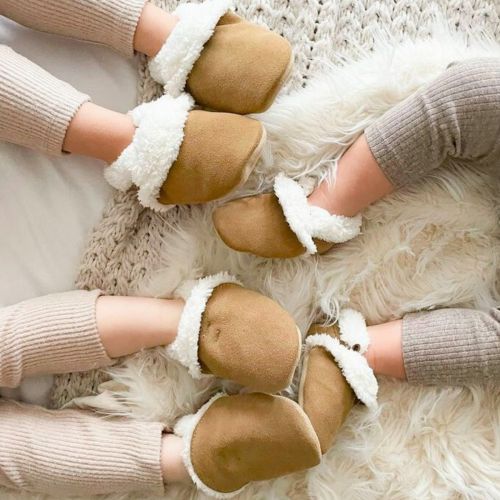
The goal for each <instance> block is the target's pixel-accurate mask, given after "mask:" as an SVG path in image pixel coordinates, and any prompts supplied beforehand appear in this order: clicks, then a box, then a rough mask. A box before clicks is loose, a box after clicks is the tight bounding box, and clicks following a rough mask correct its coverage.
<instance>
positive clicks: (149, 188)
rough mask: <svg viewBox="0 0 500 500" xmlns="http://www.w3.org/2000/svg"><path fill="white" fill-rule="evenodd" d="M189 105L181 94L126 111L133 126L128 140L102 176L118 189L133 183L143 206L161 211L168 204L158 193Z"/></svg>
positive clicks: (177, 146)
mask: <svg viewBox="0 0 500 500" xmlns="http://www.w3.org/2000/svg"><path fill="white" fill-rule="evenodd" d="M192 106H193V99H192V97H190V96H189V95H187V94H182V95H181V96H180V97H177V98H176V99H174V98H173V97H170V96H163V97H160V98H159V99H157V100H156V101H152V102H148V103H145V104H141V105H140V106H137V107H136V108H134V109H133V110H132V111H130V112H129V115H130V116H131V117H132V120H133V122H134V125H135V126H136V127H137V128H136V130H135V134H134V137H133V139H132V143H131V144H129V145H128V146H127V147H126V148H125V149H124V150H123V151H122V154H121V155H120V156H119V157H118V158H117V159H116V160H115V161H114V162H113V163H112V164H111V165H110V166H109V167H108V168H107V169H106V171H105V172H104V175H105V177H106V180H107V181H108V182H109V183H110V184H111V185H112V186H113V187H114V188H116V189H118V190H120V191H126V190H127V189H129V188H130V187H132V186H133V185H135V186H137V187H138V188H139V191H138V194H137V196H138V198H139V201H140V202H141V204H142V205H143V206H145V207H148V208H153V209H155V210H158V211H161V212H165V211H167V210H169V209H170V208H172V205H162V204H161V203H159V202H158V196H159V194H160V189H161V187H162V185H163V183H164V182H165V180H166V178H167V176H168V172H169V170H170V167H171V166H172V164H173V163H174V161H175V160H176V159H177V156H178V154H179V149H180V147H181V144H182V141H183V139H184V124H185V123H186V120H187V117H188V113H189V110H190V109H191V108H192Z"/></svg>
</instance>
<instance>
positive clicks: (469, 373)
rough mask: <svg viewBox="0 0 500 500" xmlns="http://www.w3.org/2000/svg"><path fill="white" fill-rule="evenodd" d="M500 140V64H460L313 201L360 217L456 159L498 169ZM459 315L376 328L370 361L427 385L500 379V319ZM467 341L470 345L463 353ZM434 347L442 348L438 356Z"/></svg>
mask: <svg viewBox="0 0 500 500" xmlns="http://www.w3.org/2000/svg"><path fill="white" fill-rule="evenodd" d="M499 135H500V60H499V59H496V58H490V59H487V58H484V59H475V60H471V61H466V62H462V63H459V64H457V65H454V66H452V67H451V68H449V69H448V70H447V71H445V72H444V73H443V75H441V76H440V77H439V78H438V79H437V80H436V81H435V82H433V83H432V84H430V85H429V86H428V87H427V88H426V89H424V90H423V91H422V92H419V93H418V94H416V95H414V96H412V97H410V98H409V99H407V100H406V101H404V102H403V103H401V104H400V105H399V106H396V107H395V108H393V109H392V110H391V111H389V112H388V113H386V114H385V115H384V116H383V117H382V118H381V119H380V120H379V121H377V122H375V123H374V124H373V125H372V126H370V127H368V129H367V130H366V131H365V134H363V135H362V136H360V137H359V138H358V139H357V140H356V141H355V142H354V144H353V145H352V146H351V147H350V148H349V149H348V150H347V151H346V153H345V154H344V155H343V157H342V158H341V159H340V160H339V164H338V170H337V175H336V179H335V181H334V182H330V181H329V180H325V181H324V182H323V183H321V184H320V185H319V186H318V188H317V189H316V190H315V191H314V192H313V193H312V194H311V196H310V197H309V202H310V203H311V204H313V205H318V206H321V207H322V208H325V209H327V210H328V211H329V212H330V213H334V214H339V215H347V216H352V215H355V214H357V213H358V212H360V211H361V210H363V209H364V208H365V207H366V206H368V205H369V204H370V203H373V202H374V201H376V200H378V199H380V198H382V197H383V196H385V195H387V194H388V193H390V192H391V191H393V190H394V189H397V188H399V187H401V186H404V185H407V184H413V183H415V182H417V181H419V180H420V179H421V178H423V177H424V176H425V175H426V174H428V173H429V172H431V171H432V170H434V169H437V168H439V167H440V166H442V165H443V163H444V161H445V160H446V159H447V158H454V159H457V160H460V162H461V163H462V164H465V165H470V166H471V167H472V168H473V167H474V166H475V165H492V166H494V167H496V168H498V165H500V143H499V141H498V137H499ZM453 311H458V310H442V311H441V312H439V313H438V312H434V313H422V316H421V317H420V318H421V319H420V320H419V323H418V324H419V327H418V328H410V325H413V324H414V322H415V320H410V319H407V318H405V320H404V321H394V322H390V323H386V324H383V325H377V326H372V327H369V329H368V331H369V334H370V338H371V346H370V349H369V351H368V353H367V359H368V362H369V364H370V365H371V367H372V368H373V369H374V371H375V373H378V374H381V375H389V376H393V377H397V378H401V379H404V378H406V377H407V378H408V379H409V380H410V381H418V382H425V383H439V382H441V383H443V382H453V381H454V382H457V381H461V382H467V381H475V380H478V379H481V378H483V379H484V378H488V377H491V376H492V375H491V374H492V372H493V373H496V376H500V375H499V372H500V368H498V366H499V364H500V361H499V358H500V355H499V354H498V353H499V352H500V344H499V337H500V334H499V333H498V332H499V330H500V329H499V328H498V320H491V319H488V318H485V316H484V315H485V313H481V312H479V311H466V312H462V313H460V317H461V319H460V320H459V321H456V319H453V318H456V317H457V314H459V313H456V312H453ZM460 311H462V310H460ZM490 316H491V315H490ZM493 316H494V317H496V316H498V315H497V314H496V316H495V315H493ZM443 317H445V318H447V319H446V321H444V320H442V318H443ZM471 318H476V319H471ZM433 319H434V320H436V321H438V320H439V324H440V326H439V327H434V326H433V322H432V320H433ZM404 325H407V326H406V327H405V326H404ZM460 325H463V326H462V329H461V330H460ZM478 325H480V326H481V328H479V329H478V328H477V327H478ZM471 332H475V333H473V337H472V338H471V335H472V334H471ZM436 338H439V339H440V340H439V343H436ZM405 339H407V340H405ZM446 339H448V340H446ZM410 340H411V341H410ZM457 342H459V344H460V345H459V346H458V347H457V350H456V351H455V350H454V347H453V346H455V345H456V344H457ZM463 342H466V343H467V342H468V345H469V346H470V347H469V349H465V350H464V349H463ZM427 346H435V349H434V351H435V352H434V354H433V355H431V354H430V352H431V351H432V347H431V348H430V350H428V347H427ZM443 346H446V348H444V347H443ZM493 346H495V348H493ZM443 349H444V350H443ZM403 351H404V358H405V362H407V363H409V365H408V366H406V367H405V363H404V362H403ZM423 352H426V353H427V354H426V355H425V356H424V358H425V359H424V358H422V353H423ZM485 353H488V356H486V355H485ZM492 353H493V354H492ZM485 356H486V357H487V358H488V359H487V361H485ZM491 356H493V358H494V359H492V358H491ZM447 360H448V361H447ZM451 360H455V362H451ZM457 360H459V361H458V362H457ZM417 361H418V362H417ZM408 367H410V368H408Z"/></svg>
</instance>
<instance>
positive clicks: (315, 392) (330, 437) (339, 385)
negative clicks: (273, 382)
mask: <svg viewBox="0 0 500 500" xmlns="http://www.w3.org/2000/svg"><path fill="white" fill-rule="evenodd" d="M317 333H324V334H327V335H330V336H332V337H336V338H338V337H339V329H338V326H337V325H334V326H331V327H324V326H322V325H312V326H311V328H310V330H309V332H308V336H309V335H314V334H317ZM355 402H356V397H355V395H354V391H353V390H352V389H351V387H350V385H349V384H348V383H347V381H346V379H345V377H344V376H343V375H342V371H341V370H340V368H339V367H338V365H337V363H336V362H335V361H334V359H333V358H332V356H331V354H330V353H329V352H327V351H326V350H325V349H323V348H322V347H313V348H312V349H311V350H310V351H309V353H308V354H307V355H306V359H305V362H304V367H303V373H302V381H301V385H300V388H299V403H300V405H301V406H302V408H303V409H304V411H305V412H306V414H307V416H308V417H309V419H310V420H311V423H312V425H313V427H314V430H315V431H316V434H317V436H318V439H319V441H320V444H321V452H322V453H326V452H327V451H328V450H329V449H330V447H331V446H332V444H333V441H334V439H335V437H336V435H337V433H338V431H339V429H340V428H341V426H342V424H343V423H344V421H345V419H346V418H347V415H348V414H349V412H350V411H351V408H352V407H353V406H354V404H355Z"/></svg>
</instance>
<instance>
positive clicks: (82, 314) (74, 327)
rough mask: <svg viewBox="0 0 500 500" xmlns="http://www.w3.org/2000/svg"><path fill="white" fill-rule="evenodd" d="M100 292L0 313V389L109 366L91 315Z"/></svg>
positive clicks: (43, 299) (33, 303) (30, 302)
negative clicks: (33, 377) (39, 376)
mask: <svg viewBox="0 0 500 500" xmlns="http://www.w3.org/2000/svg"><path fill="white" fill-rule="evenodd" d="M100 294H101V292H100V291H99V290H94V291H92V292H86V291H80V290H78V291H73V292H66V293H60V294H53V295H47V296H44V297H39V298H36V299H31V300H27V301H25V302H21V303H19V304H16V305H14V306H10V307H6V308H4V309H2V310H0V386H6V387H16V386H17V385H19V383H20V382H21V380H22V379H23V378H24V377H27V376H30V375H37V374H41V373H44V374H48V373H68V372H75V371H87V370H92V369H95V368H100V367H104V366H107V365H110V364H112V362H113V361H112V360H111V359H110V358H109V357H108V355H107V354H106V351H105V349H104V346H103V345H102V342H101V339H100V336H99V332H98V330H97V322H96V315H95V307H96V300H97V298H98V297H99V295H100Z"/></svg>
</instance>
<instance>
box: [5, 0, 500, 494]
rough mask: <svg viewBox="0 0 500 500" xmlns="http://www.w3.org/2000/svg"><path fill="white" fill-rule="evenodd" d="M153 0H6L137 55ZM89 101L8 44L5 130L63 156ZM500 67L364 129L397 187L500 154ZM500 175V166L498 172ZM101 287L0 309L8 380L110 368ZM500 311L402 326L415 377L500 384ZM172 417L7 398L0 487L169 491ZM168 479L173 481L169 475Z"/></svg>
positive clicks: (437, 87)
mask: <svg viewBox="0 0 500 500" xmlns="http://www.w3.org/2000/svg"><path fill="white" fill-rule="evenodd" d="M144 2H145V0H0V14H1V15H5V16H8V17H10V18H11V19H14V20H16V21H18V22H20V23H22V24H25V25H26V26H29V27H32V28H35V29H39V30H43V31H49V32H52V33H58V34H61V35H65V36H72V37H76V38H80V39H84V40H89V41H93V42H100V43H103V44H106V45H108V46H110V47H112V48H114V49H116V50H117V51H118V52H120V53H121V54H123V55H126V56H128V55H132V54H133V38H134V33H135V28H136V26H137V22H138V19H139V17H140V13H141V11H142V8H143V6H144ZM88 100H89V97H88V96H87V95H85V94H82V93H81V92H78V91H77V90H76V89H74V88H73V87H71V86H70V85H68V84H66V83H64V82H61V81H60V80H58V79H56V78H54V77H53V76H51V75H50V74H48V73H47V72H45V71H44V70H43V69H41V68H40V67H38V66H37V65H35V64H33V63H31V62H30V61H28V60H27V59H25V58H23V57H22V56H21V55H19V54H16V53H15V52H14V51H12V50H11V49H10V48H8V47H6V46H2V45H0V140H5V141H9V142H13V143H16V144H20V145H24V146H27V147H30V148H33V149H37V150H38V151H41V152H45V153H49V154H60V153H61V151H62V144H63V141H64V137H65V134H66V130H67V127H68V125H69V123H70V121H71V119H72V117H73V116H74V115H75V113H76V112H77V110H78V109H79V107H80V106H81V105H82V104H83V103H84V102H86V101H88ZM499 132H500V63H499V62H498V61H497V60H476V61H472V62H470V63H464V64H458V65H456V66H454V67H452V68H450V69H449V70H448V71H446V72H445V74H444V75H443V76H442V77H441V78H439V79H438V80H437V81H436V82H434V83H433V84H431V85H430V86H429V87H428V88H426V89H424V90H423V91H422V92H420V93H418V94H417V95H415V96H413V97H411V98H410V99H408V100H407V101H405V102H404V103H402V104H400V105H399V106H397V107H396V108H395V109H394V110H392V111H390V112H388V113H387V114H386V115H384V117H382V119H380V120H379V121H378V122H376V123H375V124H373V125H372V126H371V127H369V128H368V129H367V131H366V135H367V139H368V143H369V146H370V148H371V149H372V151H373V153H374V155H375V157H376V159H377V160H378V163H379V165H380V167H381V168H382V169H383V171H384V172H385V173H386V175H387V177H388V178H389V179H390V180H391V181H392V182H393V183H394V184H395V185H396V186H397V187H399V186H401V185H403V184H407V183H410V182H415V181H417V180H419V179H420V178H421V177H422V176H423V175H425V174H427V173H428V172H429V171H431V170H433V169H434V168H438V167H439V166H440V165H441V164H442V163H443V160H444V159H445V158H446V157H448V156H455V157H457V158H460V159H463V160H465V161H467V162H468V163H469V164H471V166H473V165H474V164H475V163H476V162H481V161H491V162H493V163H494V162H497V164H498V162H499V161H500V151H499V149H500V147H499V144H500V141H498V137H499ZM497 171H500V170H498V169H497ZM98 293H99V292H83V291H81V292H69V293H65V294H57V295H51V296H47V297H41V298H38V299H34V300H30V301H26V302H23V303H21V304H17V305H14V306H11V307H7V308H4V309H1V310H0V386H16V385H18V384H19V382H20V381H21V379H22V378H23V377H25V376H28V375H35V374H40V373H65V372H70V371H82V370H88V369H90V368H96V367H101V366H106V365H108V364H110V363H111V361H112V360H110V359H109V358H108V356H107V355H106V352H105V350H104V348H103V346H102V344H101V341H100V338H99V334H98V331H97V327H96V321H95V301H96V297H97V296H98ZM499 324H500V312H499V311H498V310H496V309H492V310H491V311H490V312H489V313H485V312H480V311H471V310H463V309H442V310H439V311H434V312H430V313H419V314H416V315H408V316H406V317H405V318H404V322H403V351H404V361H405V369H406V373H407V376H408V380H409V381H410V382H421V383H430V384H432V383H441V384H444V383H452V384H454V383H464V382H470V381H478V380H484V379H487V378H495V379H499V380H500V328H499ZM162 431H163V426H162V425H161V424H159V423H154V422H139V421H134V420H124V419H107V420H104V419H102V418H99V417H98V416H96V415H94V414H91V413H87V412H84V411H77V410H61V411H48V410H43V409H39V408H34V407H30V406H26V405H20V404H17V403H13V402H9V401H2V400H0V485H4V486H8V487H13V488H23V489H26V490H31V491H36V492H47V493H54V494H60V495H64V496H68V495H70V494H93V493H111V492H117V493H118V492H129V491H134V490H142V491H146V490H149V491H153V492H161V491H162V488H163V482H162V477H161V471H160V446H161V435H162ZM166 479H167V480H168V478H166Z"/></svg>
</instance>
